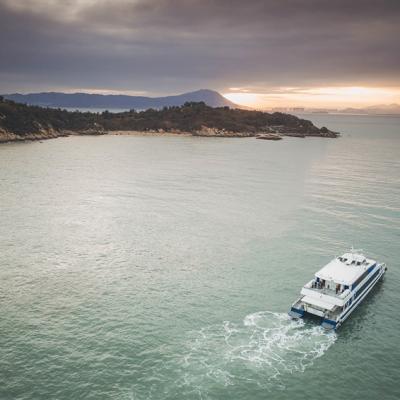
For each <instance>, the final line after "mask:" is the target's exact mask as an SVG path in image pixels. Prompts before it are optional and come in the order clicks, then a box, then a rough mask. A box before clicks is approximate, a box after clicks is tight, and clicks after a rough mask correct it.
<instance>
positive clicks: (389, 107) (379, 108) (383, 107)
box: [340, 103, 400, 115]
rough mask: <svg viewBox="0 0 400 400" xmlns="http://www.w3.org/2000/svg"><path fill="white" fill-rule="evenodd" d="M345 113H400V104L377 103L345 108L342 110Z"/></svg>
mask: <svg viewBox="0 0 400 400" xmlns="http://www.w3.org/2000/svg"><path fill="white" fill-rule="evenodd" d="M340 111H341V112H344V113H360V114H370V115H371V114H400V105H399V104H396V103H392V104H377V105H374V106H369V107H364V108H345V109H344V110H340Z"/></svg>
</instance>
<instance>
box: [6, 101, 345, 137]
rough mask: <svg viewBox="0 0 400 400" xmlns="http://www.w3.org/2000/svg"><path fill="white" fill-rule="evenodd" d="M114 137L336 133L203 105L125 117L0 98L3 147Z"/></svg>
mask: <svg viewBox="0 0 400 400" xmlns="http://www.w3.org/2000/svg"><path fill="white" fill-rule="evenodd" d="M112 131H157V132H160V133H163V132H173V133H184V132H185V133H191V134H192V135H197V136H222V137H246V136H247V137H248V136H256V135H260V134H263V135H264V136H263V137H262V138H269V137H268V135H272V137H271V138H277V137H278V136H279V138H280V137H281V136H298V137H305V136H320V137H336V136H338V134H337V133H335V132H332V131H330V130H328V129H327V128H325V127H323V128H321V129H319V128H317V127H316V126H314V125H313V124H312V122H311V121H308V120H304V119H300V118H297V117H295V116H293V115H290V114H283V113H273V114H269V113H265V112H260V111H249V110H239V109H230V108H229V107H218V108H212V107H209V106H207V105H206V104H205V103H203V102H200V103H185V104H184V105H183V106H181V107H165V108H163V109H162V110H154V109H149V110H146V111H141V112H136V111H134V110H131V111H128V112H123V113H110V112H108V111H105V112H103V113H90V112H78V111H74V112H69V111H66V110H61V109H54V108H42V107H38V106H28V105H25V104H20V103H15V102H12V101H10V100H5V99H3V98H1V97H0V141H3V142H4V141H13V140H27V139H28V140H35V139H47V138H52V137H57V136H65V135H70V134H106V133H108V132H112Z"/></svg>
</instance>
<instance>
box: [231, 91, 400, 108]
mask: <svg viewBox="0 0 400 400" xmlns="http://www.w3.org/2000/svg"><path fill="white" fill-rule="evenodd" d="M234 89H236V90H234ZM224 96H225V97H226V98H228V99H229V100H231V101H233V102H234V103H237V104H241V105H245V106H248V107H254V108H271V107H311V108H313V107H315V108H346V107H366V106H371V105H377V104H391V103H400V88H377V87H358V86H357V87H354V86H344V87H320V88H296V87H281V88H274V89H273V90H271V91H270V92H265V93H257V92H253V91H250V90H249V89H241V88H231V91H229V92H227V93H224Z"/></svg>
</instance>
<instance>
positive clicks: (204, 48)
mask: <svg viewBox="0 0 400 400" xmlns="http://www.w3.org/2000/svg"><path fill="white" fill-rule="evenodd" d="M399 17H400V2H398V1H380V2H376V1H366V0H353V1H351V2H349V1H344V0H337V1H334V2H333V1H326V0H308V1H307V0H281V1H278V0H276V1H265V0H250V1H246V2H244V1H242V0H240V1H239V0H229V1H228V0H218V1H215V0H199V1H195V0H135V1H128V0H113V1H110V0H97V1H93V0H69V1H62V2H61V1H54V0H0V91H1V92H5V91H28V90H38V89H39V88H42V89H43V90H48V89H52V88H54V89H68V88H75V87H85V88H93V89H97V88H105V89H109V90H137V91H150V92H153V93H154V94H161V93H174V92H178V91H185V90H191V89H195V88H200V87H211V88H216V89H219V90H226V89H227V88H229V87H232V86H233V87H236V86H240V87H243V88H252V89H254V90H255V91H258V92H259V91H262V90H266V89H265V88H271V87H291V86H292V87H294V88H296V87H298V88H301V87H312V86H334V85H339V86H345V85H352V86H355V85H380V86H382V85H386V86H399V84H400V82H399V80H400V77H399V73H398V72H399V65H400V51H399V44H398V37H400V25H399V24H398V20H399Z"/></svg>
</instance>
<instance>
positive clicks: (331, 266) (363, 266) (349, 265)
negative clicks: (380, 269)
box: [315, 252, 376, 286]
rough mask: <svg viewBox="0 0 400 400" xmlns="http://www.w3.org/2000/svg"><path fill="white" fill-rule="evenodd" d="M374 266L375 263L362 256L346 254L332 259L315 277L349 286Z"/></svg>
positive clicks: (353, 253)
mask: <svg viewBox="0 0 400 400" xmlns="http://www.w3.org/2000/svg"><path fill="white" fill-rule="evenodd" d="M375 264H376V261H374V260H371V259H367V258H366V257H364V256H363V255H362V254H359V253H356V252H352V253H346V254H344V255H343V256H341V257H336V258H334V259H333V260H332V261H331V262H329V263H328V264H327V265H325V266H324V267H323V268H321V269H320V270H319V271H318V272H317V273H316V274H315V276H316V277H317V278H319V279H321V280H325V281H333V282H335V283H338V284H341V285H347V286H351V285H352V284H353V283H354V282H356V281H357V279H359V278H360V277H361V276H362V275H363V274H364V273H365V272H366V271H367V270H368V269H369V268H370V267H372V266H374V265H375Z"/></svg>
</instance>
